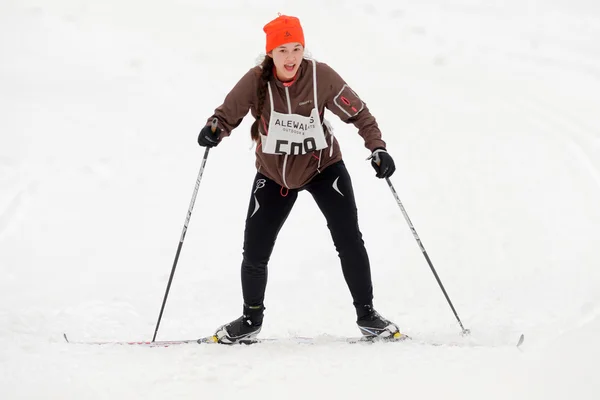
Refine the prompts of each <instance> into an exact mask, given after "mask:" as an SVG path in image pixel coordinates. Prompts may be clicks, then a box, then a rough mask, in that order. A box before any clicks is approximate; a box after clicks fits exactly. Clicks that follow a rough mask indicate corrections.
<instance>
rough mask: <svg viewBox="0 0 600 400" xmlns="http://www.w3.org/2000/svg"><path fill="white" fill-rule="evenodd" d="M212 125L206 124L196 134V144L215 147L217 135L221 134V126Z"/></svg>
mask: <svg viewBox="0 0 600 400" xmlns="http://www.w3.org/2000/svg"><path fill="white" fill-rule="evenodd" d="M214 128H215V129H214V132H213V127H212V126H211V125H206V126H205V127H204V128H202V130H201V131H200V134H199V135H198V144H199V145H200V146H202V147H215V146H216V145H218V144H219V135H220V134H221V128H219V127H218V126H216V124H215V127H214Z"/></svg>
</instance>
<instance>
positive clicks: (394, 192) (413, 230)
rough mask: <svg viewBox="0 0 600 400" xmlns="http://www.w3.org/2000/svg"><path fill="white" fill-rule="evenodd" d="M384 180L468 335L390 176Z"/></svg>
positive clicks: (465, 330)
mask: <svg viewBox="0 0 600 400" xmlns="http://www.w3.org/2000/svg"><path fill="white" fill-rule="evenodd" d="M385 180H386V181H387V184H388V186H389V187H390V190H391V191H392V193H393V194H394V198H395V199H396V202H397V203H398V206H400V210H402V214H403V215H404V218H405V219H406V222H407V223H408V226H409V227H410V230H411V232H412V234H413V236H414V237H415V240H416V241H417V244H418V245H419V247H420V248H421V251H422V252H423V256H425V259H426V260H427V263H428V264H429V268H431V272H433V276H435V280H436V281H437V283H438V284H439V285H440V288H441V289H442V292H443V293H444V296H445V297H446V300H447V301H448V304H449V305H450V308H451V309H452V312H453V313H454V316H455V317H456V320H457V321H458V324H459V325H460V327H461V329H462V334H463V335H468V334H469V333H471V331H470V330H469V329H465V327H464V326H463V324H462V322H461V321H460V318H459V317H458V313H457V312H456V309H455V308H454V306H453V305H452V302H451V301H450V297H448V293H446V289H444V285H443V284H442V281H441V280H440V277H439V276H438V274H437V272H436V271H435V268H434V267H433V263H432V262H431V259H430V258H429V255H427V251H425V247H424V246H423V242H422V241H421V238H419V235H418V234H417V231H416V229H415V227H414V225H413V224H412V222H411V221H410V218H409V217H408V213H407V212H406V209H405V208H404V206H403V205H402V202H401V201H400V197H398V193H396V189H394V185H392V182H391V181H390V178H385Z"/></svg>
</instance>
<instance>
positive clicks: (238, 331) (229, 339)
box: [212, 304, 265, 344]
mask: <svg viewBox="0 0 600 400" xmlns="http://www.w3.org/2000/svg"><path fill="white" fill-rule="evenodd" d="M264 310H265V307H264V306H262V305H260V306H247V305H245V304H244V314H243V315H242V316H241V317H239V318H238V319H236V320H235V321H231V322H230V323H228V324H225V325H223V326H221V327H220V328H219V329H217V331H216V332H215V334H214V335H213V337H212V339H213V341H215V342H218V343H222V344H236V343H252V342H253V341H254V340H255V339H256V336H257V335H258V334H259V333H260V329H261V328H262V321H263V312H264Z"/></svg>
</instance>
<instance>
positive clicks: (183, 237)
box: [152, 118, 218, 342]
mask: <svg viewBox="0 0 600 400" xmlns="http://www.w3.org/2000/svg"><path fill="white" fill-rule="evenodd" d="M217 122H218V120H217V119H216V118H214V119H213V120H212V123H211V130H212V131H213V133H214V132H215V131H216V129H217ZM209 150H210V148H209V147H207V148H206V150H205V151H204V157H203V158H202V164H201V165H200V171H199V172H198V178H197V179H196V185H195V186H194V194H193V195H192V201H191V202H190V207H189V208H188V212H187V215H186V217H185V223H184V224H183V231H182V232H181V238H180V239H179V245H178V246H177V252H176V253H175V260H174V261H173V268H171V275H170V276H169V282H168V283H167V290H166V291H165V296H164V298H163V301H162V306H161V307H160V314H159V315H158V321H156V328H155V329H154V336H152V342H154V341H155V340H156V334H157V333H158V327H159V326H160V321H161V319H162V316H163V311H164V310H165V304H166V303H167V296H168V295H169V290H170V289H171V283H172V282H173V276H174V275H175V268H176V267H177V262H178V261H179V254H180V253H181V248H182V247H183V240H184V239H185V234H186V233H187V229H188V224H189V223H190V218H191V217H192V210H193V209H194V203H195V202H196V196H197V195H198V189H199V188H200V180H201V179H202V173H203V172H204V166H205V165H206V159H207V158H208V151H209Z"/></svg>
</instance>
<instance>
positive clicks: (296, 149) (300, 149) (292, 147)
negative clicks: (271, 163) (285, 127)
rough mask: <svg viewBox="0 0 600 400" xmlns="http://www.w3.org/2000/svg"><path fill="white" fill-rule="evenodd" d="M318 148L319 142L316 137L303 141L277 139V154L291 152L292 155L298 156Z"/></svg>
mask: <svg viewBox="0 0 600 400" xmlns="http://www.w3.org/2000/svg"><path fill="white" fill-rule="evenodd" d="M316 149H317V144H316V142H315V139H314V138H306V139H304V140H303V141H302V142H301V143H298V142H292V143H290V142H289V141H288V140H277V141H276V142H275V153H277V154H289V155H292V156H298V155H301V154H307V153H310V152H311V151H315V150H316Z"/></svg>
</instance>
